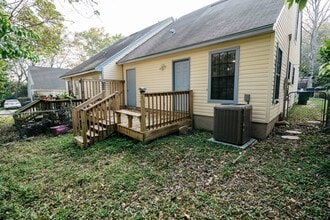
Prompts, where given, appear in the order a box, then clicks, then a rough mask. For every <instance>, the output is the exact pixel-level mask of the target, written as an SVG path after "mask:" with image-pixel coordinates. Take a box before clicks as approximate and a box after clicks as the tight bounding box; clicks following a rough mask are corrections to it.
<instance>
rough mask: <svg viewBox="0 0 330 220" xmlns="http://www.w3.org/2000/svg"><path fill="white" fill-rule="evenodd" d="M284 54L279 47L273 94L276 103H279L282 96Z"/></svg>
mask: <svg viewBox="0 0 330 220" xmlns="http://www.w3.org/2000/svg"><path fill="white" fill-rule="evenodd" d="M282 54H283V52H282V50H281V49H280V48H279V47H277V53H276V61H275V79H274V96H273V102H274V103H278V99H279V97H280V84H281V72H282Z"/></svg>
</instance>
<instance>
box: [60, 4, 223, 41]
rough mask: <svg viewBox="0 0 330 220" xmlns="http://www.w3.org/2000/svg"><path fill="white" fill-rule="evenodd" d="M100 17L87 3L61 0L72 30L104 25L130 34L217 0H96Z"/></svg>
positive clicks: (111, 29) (108, 28) (111, 32)
mask: <svg viewBox="0 0 330 220" xmlns="http://www.w3.org/2000/svg"><path fill="white" fill-rule="evenodd" d="M96 1H97V2H98V5H97V6H96V9H97V10H98V11H99V12H100V13H101V15H100V16H99V17H96V16H91V9H90V8H88V7H86V6H84V5H81V4H80V5H77V6H76V8H73V7H72V6H70V5H67V4H66V3H63V1H57V2H56V5H57V8H58V10H59V11H60V12H61V13H62V14H63V15H64V16H65V19H66V20H68V21H67V22H66V26H67V27H68V28H69V30H70V31H72V32H76V31H84V30H87V29H89V28H91V27H104V28H105V29H106V31H107V32H108V33H110V34H111V35H112V34H119V33H121V34H123V35H124V36H128V35H130V34H133V33H135V32H137V31H139V30H141V29H143V28H145V27H147V26H150V25H152V24H154V23H157V22H158V21H161V20H164V19H166V18H168V17H173V18H179V17H181V16H182V15H185V14H187V13H189V12H192V11H194V10H196V9H199V8H201V7H204V6H206V5H208V4H211V3H213V2H216V1H217V0H96Z"/></svg>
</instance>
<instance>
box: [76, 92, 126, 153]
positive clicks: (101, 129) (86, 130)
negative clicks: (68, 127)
mask: <svg viewBox="0 0 330 220" xmlns="http://www.w3.org/2000/svg"><path fill="white" fill-rule="evenodd" d="M119 103H120V101H119V94H118V92H115V93H113V94H111V95H109V96H106V93H105V92H104V91H103V92H101V93H100V94H98V95H97V96H95V97H93V98H91V99H90V100H88V101H86V102H84V103H82V104H81V105H80V106H77V107H76V108H74V109H73V110H72V122H73V123H72V124H73V135H74V140H75V141H76V143H77V144H78V145H79V146H81V147H82V148H87V147H88V146H89V145H91V144H94V143H96V142H99V141H101V140H104V139H105V138H107V137H109V136H110V135H111V134H112V133H113V132H114V131H115V111H116V110H117V109H119Z"/></svg>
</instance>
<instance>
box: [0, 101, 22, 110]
mask: <svg viewBox="0 0 330 220" xmlns="http://www.w3.org/2000/svg"><path fill="white" fill-rule="evenodd" d="M3 107H4V108H5V109H10V108H20V107H22V105H21V103H20V101H18V100H17V99H8V100H6V101H5V103H4V105H3Z"/></svg>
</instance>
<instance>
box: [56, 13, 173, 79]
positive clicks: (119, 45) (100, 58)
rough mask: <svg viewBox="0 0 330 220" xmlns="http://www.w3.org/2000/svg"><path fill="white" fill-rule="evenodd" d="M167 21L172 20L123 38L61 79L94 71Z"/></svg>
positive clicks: (164, 21)
mask: <svg viewBox="0 0 330 220" xmlns="http://www.w3.org/2000/svg"><path fill="white" fill-rule="evenodd" d="M169 19H171V20H172V18H168V19H165V20H163V21H160V22H158V23H156V24H154V25H151V26H149V27H147V28H145V29H143V30H141V31H138V32H136V33H134V34H132V35H130V36H128V37H125V38H123V39H121V40H119V41H117V42H116V43H114V44H112V45H110V46H109V47H107V48H105V49H104V50H102V51H101V52H99V53H97V54H96V55H94V56H92V57H91V58H89V59H88V60H86V61H84V62H83V63H81V64H79V65H78V66H76V67H74V68H73V69H71V70H70V71H68V72H67V73H65V74H64V75H62V76H61V77H68V76H71V75H76V74H79V73H84V72H88V71H91V70H95V68H96V67H97V66H98V65H100V64H101V63H103V62H104V61H106V60H107V59H109V58H111V57H112V56H114V55H116V54H117V53H118V52H120V51H121V50H123V49H124V48H126V47H127V46H129V45H130V44H131V43H133V42H134V41H136V40H138V39H139V38H141V37H142V36H143V35H145V34H147V33H148V32H149V31H151V30H153V29H154V28H156V27H157V26H159V25H162V23H166V22H168V20H169Z"/></svg>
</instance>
